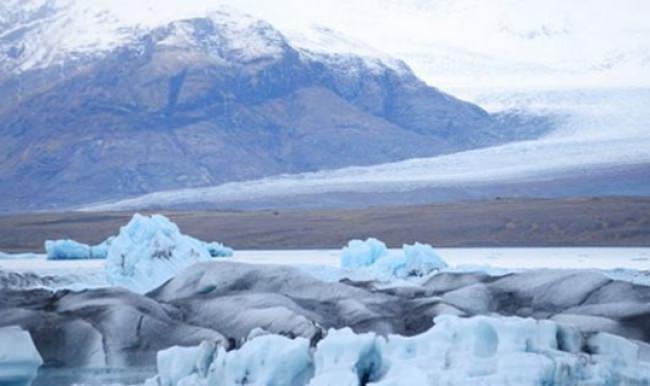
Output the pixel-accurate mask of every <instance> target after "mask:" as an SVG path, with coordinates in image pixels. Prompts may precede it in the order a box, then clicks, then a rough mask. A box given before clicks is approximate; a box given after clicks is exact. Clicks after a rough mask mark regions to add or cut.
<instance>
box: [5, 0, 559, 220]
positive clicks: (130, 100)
mask: <svg viewBox="0 0 650 386" xmlns="http://www.w3.org/2000/svg"><path fill="white" fill-rule="evenodd" d="M207 4H208V2H206V3H205V4H204V3H203V2H196V3H194V2H190V4H182V3H177V5H178V7H177V8H174V9H170V8H166V7H163V6H158V7H157V6H156V3H155V2H152V1H141V2H134V4H130V3H127V2H126V1H123V0H117V1H98V2H93V3H92V4H89V3H88V2H82V1H79V0H30V1H16V0H9V1H7V2H3V4H2V5H0V30H1V31H3V32H0V69H1V72H0V98H1V99H2V101H3V103H2V106H0V197H1V198H0V210H13V211H15V210H32V209H44V208H57V207H67V206H70V205H76V204H80V203H84V202H89V201H97V200H109V199H118V198H123V197H128V196H133V195H138V194H143V193H148V192H153V191H157V190H164V189H177V188H187V187H199V186H208V185H214V184H218V183H223V182H227V181H237V180H244V179H252V178H259V177H264V176H270V175H276V174H282V173H299V172H308V171H317V170H322V169H333V168H340V167H345V166H351V165H371V164H377V163H382V162H390V161H398V160H403V159H407V158H412V157H423V156H432V155H437V154H444V153H451V152H455V151H459V150H465V149H471V148H476V147H483V146H490V145H494V144H499V143H503V142H507V141H513V140H518V139H526V138H533V137H537V136H539V135H540V134H542V133H544V132H546V131H548V129H549V127H550V124H551V123H550V122H549V121H548V120H546V119H544V118H539V117H534V116H533V117H528V116H523V115H517V114H515V115H513V114H500V115H491V114H488V113H487V112H486V111H484V110H483V109H481V108H480V107H478V106H476V105H474V104H471V103H468V102H464V101H461V100H459V99H457V98H454V97H453V96H451V95H448V94H446V93H444V92H442V91H440V90H438V89H436V88H434V87H431V86H429V85H427V84H426V83H425V82H423V81H422V80H420V79H419V78H418V77H416V76H415V75H414V73H413V72H412V71H411V69H410V68H409V67H408V66H407V65H406V64H405V63H403V62H401V61H399V60H396V59H392V58H390V57H386V56H385V55H382V54H380V53H377V52H376V51H374V50H372V49H368V48H364V47H363V45H362V44H361V43H358V42H355V41H352V40H349V39H346V38H345V37H343V36H340V35H338V34H337V33H335V32H334V31H331V30H328V29H327V28H322V27H321V28H317V29H315V30H313V31H311V32H310V34H309V36H304V39H293V40H288V39H287V38H285V36H284V35H283V34H282V33H280V32H279V31H278V30H276V29H275V28H274V27H273V26H271V25H270V24H268V23H266V22H264V21H261V20H258V19H256V18H253V17H250V16H247V15H244V14H241V13H239V12H237V11H234V10H232V9H226V8H222V7H220V8H216V9H215V8H214V6H212V5H210V6H208V5H207ZM301 40H302V41H301Z"/></svg>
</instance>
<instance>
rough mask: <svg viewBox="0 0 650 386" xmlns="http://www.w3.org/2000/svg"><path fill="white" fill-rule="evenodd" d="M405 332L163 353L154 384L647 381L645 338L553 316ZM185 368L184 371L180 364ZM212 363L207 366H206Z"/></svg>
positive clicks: (480, 320) (439, 321)
mask: <svg viewBox="0 0 650 386" xmlns="http://www.w3.org/2000/svg"><path fill="white" fill-rule="evenodd" d="M434 322H435V324H434V326H433V327H431V328H430V329H429V330H427V331H425V332H424V333H422V334H419V335H415V336H411V337H404V336H400V335H388V336H386V337H383V336H381V335H378V334H375V333H365V334H355V333H354V332H353V331H352V330H350V329H349V328H344V329H342V330H330V331H329V332H328V334H327V335H326V336H325V338H323V339H322V340H321V341H320V342H318V344H317V345H316V347H315V348H312V349H310V348H309V343H308V341H307V340H306V339H304V338H296V339H293V340H291V339H289V338H287V337H284V336H280V335H262V336H258V337H255V338H253V339H251V340H249V341H248V342H246V343H245V344H244V345H243V346H242V347H241V348H240V349H238V350H233V351H230V352H227V353H226V352H225V350H223V349H222V348H219V347H216V346H210V347H212V348H210V352H209V353H206V352H205V350H206V349H205V347H208V346H207V344H204V345H203V348H201V346H200V347H199V348H198V349H193V350H192V349H179V348H174V349H170V350H167V351H163V352H160V353H159V355H158V357H159V360H158V371H159V373H158V375H157V376H156V377H155V378H154V379H152V380H151V381H150V382H149V383H147V385H148V386H158V385H159V386H181V385H196V386H200V385H204V386H208V385H210V386H214V385H226V384H244V383H245V384H252V385H281V384H287V385H288V384H290V385H310V386H348V385H350V386H357V385H364V384H368V383H372V384H373V385H383V386H389V385H390V386H401V385H403V386H412V385H459V386H460V385H463V386H464V385H468V386H469V385H477V384H480V385H494V386H501V385H531V386H534V385H585V386H586V385H604V384H612V385H613V384H648V382H650V363H648V362H647V358H645V359H644V358H643V356H642V355H641V354H640V346H639V344H637V343H635V342H633V341H630V340H627V339H624V338H621V337H617V336H613V335H610V334H607V333H596V334H583V333H581V332H580V331H579V330H577V329H575V328H573V327H570V326H565V325H560V324H557V323H555V322H552V321H549V320H534V319H531V318H520V317H488V316H475V317H471V318H461V317H458V316H454V315H441V316H438V317H436V318H435V320H434ZM178 369H181V370H178ZM206 369H207V370H206Z"/></svg>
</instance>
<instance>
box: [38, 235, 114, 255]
mask: <svg viewBox="0 0 650 386" xmlns="http://www.w3.org/2000/svg"><path fill="white" fill-rule="evenodd" d="M112 240H113V237H109V238H108V239H106V240H105V241H104V242H102V243H100V244H97V245H92V246H91V245H88V244H84V243H80V242H78V241H75V240H70V239H62V240H47V241H45V252H46V254H47V259H48V260H88V259H105V258H106V256H107V255H108V248H109V247H110V245H111V242H112Z"/></svg>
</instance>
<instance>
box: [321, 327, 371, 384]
mask: <svg viewBox="0 0 650 386" xmlns="http://www.w3.org/2000/svg"><path fill="white" fill-rule="evenodd" d="M378 339H381V338H378V337H377V335H375V334H373V333H368V334H359V335H357V334H355V333H354V332H352V330H351V329H349V328H344V329H341V330H330V331H329V332H328V334H327V337H326V338H325V339H323V340H322V341H320V342H319V343H318V346H317V349H316V353H315V354H314V362H315V366H316V373H315V376H314V378H313V379H312V380H311V382H310V383H309V384H310V385H312V386H348V385H349V386H356V385H360V384H366V383H367V382H373V381H376V380H378V379H379V378H380V377H381V371H382V369H381V359H382V356H381V353H380V351H379V348H378V347H377V340H378Z"/></svg>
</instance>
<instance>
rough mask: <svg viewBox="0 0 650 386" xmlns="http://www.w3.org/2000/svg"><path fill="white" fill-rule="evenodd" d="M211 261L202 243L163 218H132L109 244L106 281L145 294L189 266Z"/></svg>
mask: <svg viewBox="0 0 650 386" xmlns="http://www.w3.org/2000/svg"><path fill="white" fill-rule="evenodd" d="M211 259H212V257H211V256H210V252H209V251H208V249H207V248H206V247H205V245H204V243H203V242H202V241H200V240H197V239H195V238H193V237H190V236H186V235H183V234H182V233H181V232H180V230H179V229H178V227H177V226H176V224H174V223H173V222H171V221H170V220H169V219H167V218H166V217H165V216H162V215H153V216H151V217H148V216H142V215H140V214H135V215H134V216H133V218H132V219H131V221H130V222H129V223H128V224H127V225H125V226H123V227H122V228H121V229H120V232H119V234H118V235H117V236H116V237H115V238H114V239H113V240H112V242H111V245H110V247H109V249H108V256H107V259H106V267H105V268H106V278H107V280H108V281H109V282H110V283H111V284H114V285H119V286H123V287H126V288H129V289H131V290H133V291H135V292H141V293H144V292H147V291H149V290H151V289H154V288H156V287H157V286H159V285H161V284H162V283H164V282H165V281H167V280H168V279H170V278H171V277H173V276H174V275H175V274H176V273H177V272H180V271H181V270H183V269H185V268H187V267H189V266H190V265H192V264H194V263H198V262H202V261H209V260H211Z"/></svg>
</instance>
